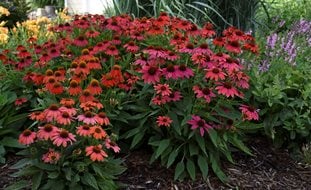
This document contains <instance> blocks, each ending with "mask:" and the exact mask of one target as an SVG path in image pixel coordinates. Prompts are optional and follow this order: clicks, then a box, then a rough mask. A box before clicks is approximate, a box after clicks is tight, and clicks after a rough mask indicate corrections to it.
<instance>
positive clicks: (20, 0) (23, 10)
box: [0, 0, 30, 28]
mask: <svg viewBox="0 0 311 190" xmlns="http://www.w3.org/2000/svg"><path fill="white" fill-rule="evenodd" d="M0 6H3V7H5V8H7V9H8V10H9V11H10V15H9V16H5V15H2V16H1V17H0V22H1V21H7V23H6V24H5V26H6V27H8V28H13V27H14V26H15V24H16V22H22V21H25V20H27V14H28V13H29V11H30V7H29V3H27V2H26V0H13V1H10V2H2V1H1V2H0Z"/></svg>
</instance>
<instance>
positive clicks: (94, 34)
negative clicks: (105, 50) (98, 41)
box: [85, 30, 100, 38]
mask: <svg viewBox="0 0 311 190" xmlns="http://www.w3.org/2000/svg"><path fill="white" fill-rule="evenodd" d="M99 34H100V33H99V32H97V31H96V30H89V31H87V32H86V33H85V36H86V37H87V38H96V37H97V36H99Z"/></svg>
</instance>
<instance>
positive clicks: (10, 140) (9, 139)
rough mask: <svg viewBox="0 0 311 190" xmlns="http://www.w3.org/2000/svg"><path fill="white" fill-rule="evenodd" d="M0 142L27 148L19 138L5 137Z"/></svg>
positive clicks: (4, 144)
mask: <svg viewBox="0 0 311 190" xmlns="http://www.w3.org/2000/svg"><path fill="white" fill-rule="evenodd" d="M0 144H2V145H3V146H7V147H12V148H26V146H24V145H22V144H19V142H18V140H17V139H15V138H13V137H4V138H3V139H2V140H1V142H0Z"/></svg>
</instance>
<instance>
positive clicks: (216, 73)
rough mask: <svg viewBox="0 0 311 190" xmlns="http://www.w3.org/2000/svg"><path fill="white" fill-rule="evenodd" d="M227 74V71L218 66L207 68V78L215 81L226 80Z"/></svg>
mask: <svg viewBox="0 0 311 190" xmlns="http://www.w3.org/2000/svg"><path fill="white" fill-rule="evenodd" d="M225 76H226V73H224V72H223V71H222V69H220V68H217V67H214V68H211V69H207V72H206V74H205V77H206V78H208V79H212V80H215V81H218V80H224V79H225V78H226V77H225Z"/></svg>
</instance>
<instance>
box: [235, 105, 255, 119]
mask: <svg viewBox="0 0 311 190" xmlns="http://www.w3.org/2000/svg"><path fill="white" fill-rule="evenodd" d="M239 109H240V110H241V111H242V115H243V120H249V121H250V120H259V115H258V112H259V110H256V109H255V108H254V107H252V106H247V105H241V106H240V108H239Z"/></svg>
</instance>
